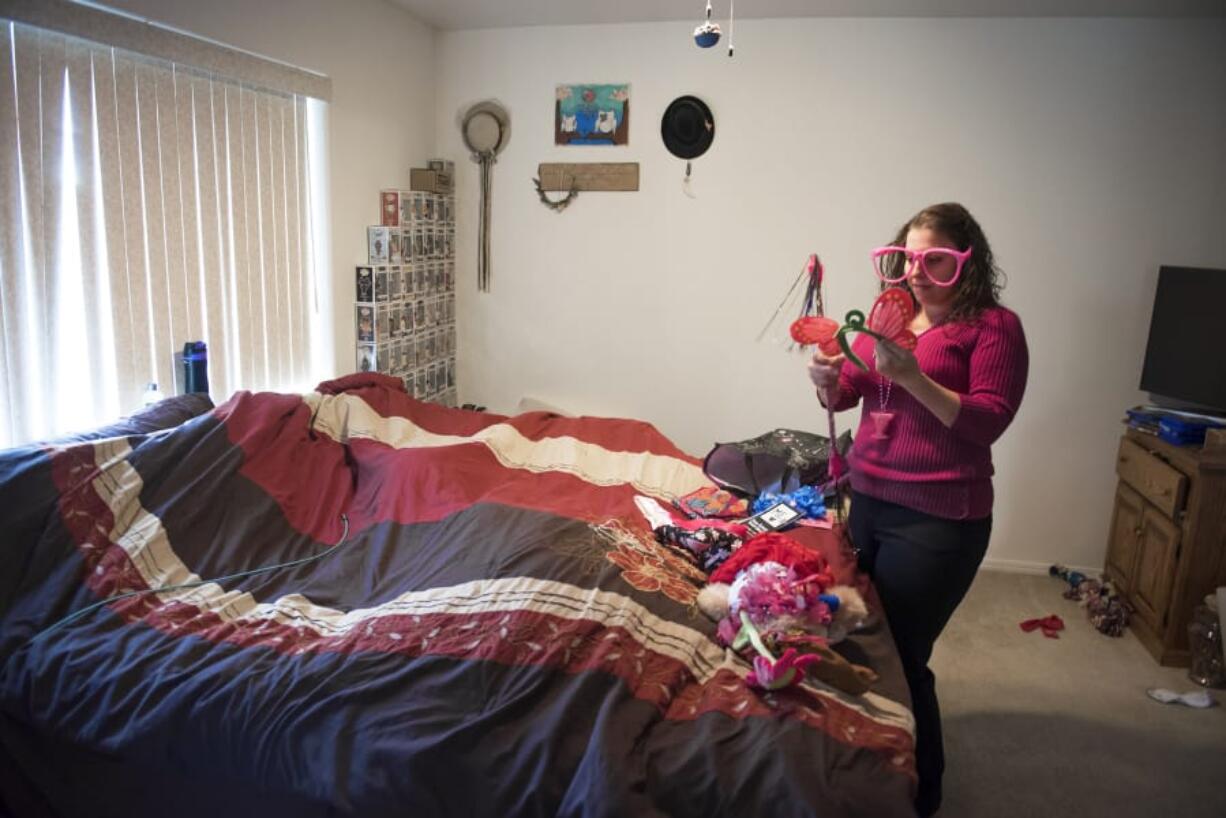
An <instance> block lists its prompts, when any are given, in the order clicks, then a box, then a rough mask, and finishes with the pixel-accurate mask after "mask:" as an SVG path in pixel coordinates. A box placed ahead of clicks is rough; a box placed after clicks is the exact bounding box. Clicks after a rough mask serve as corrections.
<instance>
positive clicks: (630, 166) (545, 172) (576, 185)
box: [537, 162, 639, 191]
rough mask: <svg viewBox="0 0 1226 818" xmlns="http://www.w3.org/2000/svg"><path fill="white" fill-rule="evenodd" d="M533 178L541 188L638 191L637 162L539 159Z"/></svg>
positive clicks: (552, 189) (551, 189) (553, 189)
mask: <svg viewBox="0 0 1226 818" xmlns="http://www.w3.org/2000/svg"><path fill="white" fill-rule="evenodd" d="M537 178H538V179H540V180H541V189H542V190H545V191H570V190H571V189H572V188H573V189H574V190H580V191H582V190H638V189H639V163H638V162H542V163H541V164H540V165H539V166H538V167H537Z"/></svg>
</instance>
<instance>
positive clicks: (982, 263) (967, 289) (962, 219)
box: [882, 202, 1005, 321]
mask: <svg viewBox="0 0 1226 818" xmlns="http://www.w3.org/2000/svg"><path fill="white" fill-rule="evenodd" d="M913 228H918V229H924V228H927V229H929V230H932V231H933V232H935V233H940V234H941V235H942V236H943V237H945V238H946V239H949V241H951V242H953V244H954V245H955V246H956V247H957V248H958V249H959V250H965V249H966V248H967V247H973V248H974V250H972V251H971V257H970V258H968V259H967V260H966V266H964V267H963V268H962V277H961V278H959V279H958V283H957V285H956V287H955V291H954V302H953V305H952V306H951V307H950V310H949V315H947V316H946V318H945V320H946V321H973V320H975V319H976V318H978V317H979V315H980V313H982V312H983V311H984V310H986V309H988V308H989V307H995V306H996V305H998V304H999V303H1000V291H1001V290H1002V289H1003V288H1004V277H1005V276H1004V273H1003V272H1001V270H1000V268H999V267H997V266H996V259H995V258H994V257H993V256H992V247H991V245H989V244H988V237H987V236H985V235H984V233H983V228H982V227H980V226H979V222H977V221H975V217H974V216H972V215H971V214H970V211H969V210H967V209H966V208H965V207H963V206H962V205H960V204H958V203H956V202H944V203H942V204H935V205H931V206H929V207H925V208H924V209H923V210H921V211H920V212H919V213H916V214H915V215H914V216H912V217H911V218H910V219H908V220H907V222H906V224H904V225H903V226H902V227H901V228H899V230H898V235H896V236H895V237H894V241H893V242H891V244H893V245H895V246H899V247H901V246H902V245H904V244H906V241H907V233H908V232H910V231H911V230H912V229H913ZM903 264H905V262H904V260H903V259H902V258H897V259H894V260H893V261H892V262H891V269H889V270H887V271H885V272H886V273H887V275H888V276H889V277H890V278H899V277H901V276H902V275H903V272H904V271H903V270H902V269H900V267H901V265H903ZM888 286H891V285H888V284H885V283H884V282H883V283H882V289H885V288H886V287H888ZM894 286H902V287H904V288H906V289H907V291H908V292H910V290H911V287H910V285H908V284H907V283H906V282H905V281H903V282H902V283H901V284H899V285H894Z"/></svg>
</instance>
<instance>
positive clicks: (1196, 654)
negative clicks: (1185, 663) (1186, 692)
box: [1188, 605, 1226, 687]
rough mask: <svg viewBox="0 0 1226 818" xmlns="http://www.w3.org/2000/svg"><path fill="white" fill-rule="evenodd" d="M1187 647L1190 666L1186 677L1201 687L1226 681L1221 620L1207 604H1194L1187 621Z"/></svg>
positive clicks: (1213, 685) (1214, 685)
mask: <svg viewBox="0 0 1226 818" xmlns="http://www.w3.org/2000/svg"><path fill="white" fill-rule="evenodd" d="M1188 648H1189V650H1190V652H1191V654H1192V667H1190V668H1189V669H1188V678H1189V679H1191V680H1192V681H1194V682H1196V683H1197V684H1198V685H1202V686H1204V687H1221V686H1222V685H1223V684H1226V667H1224V666H1223V660H1222V620H1221V618H1220V617H1219V616H1218V612H1217V611H1215V610H1213V609H1212V608H1210V607H1209V606H1208V605H1197V606H1196V610H1194V611H1193V612H1192V620H1191V621H1190V622H1189V623H1188Z"/></svg>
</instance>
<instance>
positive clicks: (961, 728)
mask: <svg viewBox="0 0 1226 818" xmlns="http://www.w3.org/2000/svg"><path fill="white" fill-rule="evenodd" d="M1065 587H1067V586H1065V585H1064V584H1063V583H1062V582H1061V581H1060V580H1058V579H1055V578H1052V577H1040V576H1029V575H1023V574H1011V573H1001V572H995V571H981V572H980V573H979V576H978V577H977V578H976V580H975V583H974V585H972V587H971V590H970V592H969V593H968V594H967V597H966V599H965V600H964V601H963V603H962V605H961V607H960V608H959V609H958V610H957V612H956V613H955V614H954V617H953V619H952V620H951V621H950V623H949V625H948V626H947V627H946V629H945V632H944V633H943V634H942V635H941V638H940V639H939V640H938V641H937V645H936V650H935V652H934V654H933V659H932V663H931V666H932V669H933V672H934V673H935V674H936V677H937V695H938V697H939V698H940V701H941V714H942V720H943V724H944V733H945V759H946V772H945V800H944V805H943V807H942V809H941V811H940V813H939V815H940V817H941V818H990V817H991V816H1002V817H1004V818H1011V817H1012V816H1018V818H1022V816H1025V818H1038V817H1039V816H1043V817H1044V818H1046V817H1047V816H1079V818H1098V816H1103V818H1132V816H1136V817H1137V818H1165V816H1179V818H1201V817H1202V816H1203V818H1226V706H1224V705H1226V691H1222V690H1217V691H1210V692H1211V693H1212V694H1213V695H1214V697H1215V698H1216V699H1217V701H1218V705H1217V706H1215V707H1213V708H1210V709H1208V710H1195V709H1192V708H1189V707H1186V706H1184V705H1179V704H1166V705H1164V704H1159V703H1158V702H1155V701H1153V700H1151V699H1150V698H1149V697H1148V696H1146V695H1145V691H1146V689H1148V688H1151V687H1165V688H1168V689H1171V690H1175V691H1176V692H1180V693H1182V692H1185V691H1189V690H1197V689H1201V688H1198V687H1197V686H1196V685H1195V684H1194V683H1193V682H1191V681H1190V680H1189V679H1188V677H1187V670H1186V669H1181V668H1164V667H1160V666H1159V665H1158V663H1157V662H1156V661H1154V659H1153V657H1152V656H1151V655H1150V654H1149V652H1148V651H1146V650H1145V648H1144V647H1143V646H1142V645H1141V643H1140V642H1138V641H1137V639H1136V637H1135V636H1133V635H1132V634H1131V633H1129V634H1126V635H1125V636H1124V637H1122V638H1119V639H1112V638H1110V637H1107V636H1104V635H1102V634H1100V633H1098V632H1097V631H1096V630H1094V628H1093V627H1091V626H1090V623H1089V621H1088V620H1087V619H1086V616H1085V610H1084V609H1082V608H1080V607H1079V606H1078V605H1077V604H1076V603H1075V602H1071V601H1068V600H1065V599H1063V598H1062V597H1061V593H1062V592H1063V591H1064V589H1065ZM1048 614H1059V615H1060V617H1061V618H1062V619H1063V620H1064V623H1065V626H1066V630H1064V631H1063V632H1061V634H1060V638H1059V639H1047V638H1045V637H1044V636H1043V634H1042V633H1041V632H1039V631H1034V632H1031V633H1024V632H1023V631H1022V630H1021V629H1020V628H1019V627H1018V623H1019V622H1021V621H1022V620H1024V619H1031V618H1034V617H1042V616H1047V615H1048Z"/></svg>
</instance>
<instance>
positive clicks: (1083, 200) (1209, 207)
mask: <svg viewBox="0 0 1226 818" xmlns="http://www.w3.org/2000/svg"><path fill="white" fill-rule="evenodd" d="M696 8H697V7H696ZM694 22H695V21H688V22H681V23H668V24H643V25H618V26H599V27H568V28H525V29H515V30H499V31H468V32H453V33H447V32H443V33H440V34H439V35H438V39H437V42H436V52H435V72H436V75H437V79H438V87H437V94H436V125H437V130H436V135H435V141H436V145H437V147H438V151H439V153H440V154H441V155H445V156H450V157H453V158H455V159H456V160H457V168H458V188H459V207H458V238H459V246H458V253H459V263H458V273H459V277H460V284H459V286H458V290H459V295H458V299H459V305H458V310H459V327H460V330H459V331H460V337H459V367H460V369H459V378H460V387H461V400H463V401H474V402H477V403H481V404H486V405H488V406H489V407H490V408H491V409H493V410H496V411H502V412H511V411H514V410H515V408H516V406H517V404H518V403H519V401H520V400H521V399H522V398H524V397H525V396H527V397H531V398H533V399H535V400H538V401H545V402H548V403H551V404H554V405H557V406H560V407H563V408H565V409H568V410H570V411H572V412H575V413H587V414H600V415H619V416H632V417H637V418H642V419H645V420H648V421H650V422H652V423H654V424H655V425H657V426H658V427H659V428H660V429H661V430H662V431H664V432H665V433H666V434H668V435H669V436H671V437H672V438H673V439H674V440H676V441H677V442H678V443H679V444H680V445H681V446H683V447H684V448H685V449H687V450H688V451H690V452H691V453H693V454H695V455H702V454H703V453H705V452H706V451H707V450H708V448H709V447H710V446H711V444H712V443H713V442H715V441H719V440H736V439H741V438H745V437H749V436H752V435H756V434H758V433H760V432H763V431H766V430H769V429H772V428H775V427H780V426H784V427H797V428H806V429H814V430H821V429H822V428H823V426H824V419H823V416H822V415H821V414H820V413H819V408H818V405H817V403H816V401H815V400H814V398H813V396H812V389H811V388H810V386H809V384H808V381H807V378H806V375H805V371H804V360H803V358H801V357H797V356H794V355H790V354H788V353H786V352H784V351H783V350H782V349H781V348H779V347H777V346H772V345H770V344H767V343H756V342H755V340H754V339H755V336H756V335H757V333H758V331H759V329H760V328H761V327H762V326H763V324H764V323H765V322H766V320H767V319H768V318H769V317H770V315H771V313H772V311H773V310H774V309H775V307H776V305H777V304H778V302H779V301H780V299H781V298H782V297H783V296H784V293H785V291H786V290H787V289H788V287H789V286H790V285H791V283H792V281H793V280H794V279H795V277H796V275H797V273H798V271H799V268H800V266H801V264H802V262H803V260H804V258H805V256H806V254H807V253H810V252H813V251H818V252H820V253H821V254H822V257H823V259H824V260H825V261H826V264H827V270H828V281H829V284H828V288H827V301H828V308H829V310H830V312H832V313H833V314H836V315H842V314H843V313H844V312H845V311H846V310H848V309H850V308H853V307H861V308H864V307H867V305H868V304H869V303H871V299H872V297H873V294H874V291H875V278H874V277H873V276H872V273H871V271H870V268H869V266H868V262H867V253H868V251H869V249H870V248H872V247H875V246H877V245H879V244H883V243H885V242H886V241H887V240H888V239H890V238H891V237H892V234H893V233H894V231H895V229H896V228H897V225H899V224H900V223H901V222H902V221H903V220H904V219H906V218H907V217H909V216H910V215H911V214H912V213H913V212H914V211H915V210H917V209H918V208H920V207H921V206H923V205H925V204H929V203H932V202H937V201H943V200H950V199H953V200H958V201H961V202H963V203H965V204H966V205H967V206H968V207H969V208H970V209H971V210H972V212H973V213H975V214H976V215H977V217H978V218H979V219H980V220H981V222H982V223H983V225H984V226H985V229H986V231H987V233H988V236H989V238H990V239H991V241H992V243H993V247H994V249H995V251H996V253H997V255H998V258H999V261H1000V264H1001V265H1002V266H1003V268H1004V269H1005V271H1006V272H1007V273H1008V286H1007V288H1006V291H1005V303H1006V304H1007V305H1008V306H1010V307H1012V308H1013V309H1015V310H1016V311H1018V312H1019V313H1020V315H1021V316H1022V319H1023V321H1024V324H1025V327H1026V330H1027V333H1028V338H1029V343H1030V351H1031V358H1032V364H1031V375H1030V384H1029V390H1028V394H1027V397H1026V400H1025V403H1024V405H1023V407H1022V409H1021V412H1020V413H1019V415H1018V417H1017V419H1016V421H1015V423H1014V424H1013V426H1012V428H1011V429H1010V430H1009V431H1008V432H1007V433H1006V435H1005V437H1004V438H1003V439H1002V440H1001V441H1000V442H999V443H998V444H997V445H996V446H995V448H994V457H995V461H996V467H997V478H996V488H997V496H998V500H997V505H996V522H995V535H994V537H993V541H992V545H991V548H990V551H989V560H990V561H991V562H992V564H995V565H997V566H1001V567H1013V568H1016V569H1019V570H1025V569H1034V570H1044V569H1045V568H1046V566H1047V564H1049V563H1051V562H1056V561H1059V562H1064V563H1067V564H1071V565H1074V566H1081V567H1088V568H1098V567H1101V565H1102V561H1103V556H1104V553H1105V543H1106V536H1107V523H1108V515H1109V512H1110V508H1111V497H1112V493H1113V491H1114V484H1115V480H1114V476H1113V472H1112V469H1113V463H1114V454H1115V449H1116V445H1117V439H1118V435H1119V433H1120V428H1121V427H1120V424H1119V420H1120V418H1121V417H1122V412H1123V410H1124V409H1125V408H1126V407H1128V406H1131V405H1133V404H1135V403H1137V402H1139V401H1142V400H1143V399H1144V398H1145V396H1144V395H1143V394H1142V393H1140V392H1138V391H1137V389H1136V386H1137V382H1138V378H1139V373H1140V364H1141V357H1142V354H1143V351H1144V345H1145V334H1146V331H1147V327H1148V320H1149V311H1150V306H1151V303H1152V297H1153V291H1154V284H1155V281H1156V276H1157V267H1158V265H1159V264H1161V263H1178V264H1188V265H1208V266H1218V267H1222V266H1226V242H1223V241H1222V239H1221V236H1220V232H1221V228H1222V226H1223V224H1226V147H1224V146H1226V50H1224V49H1222V48H1221V45H1222V43H1223V42H1226V22H1223V21H1221V20H1218V21H1209V22H1206V21H1148V20H1079V19H1060V20H1054V19H1050V20H1049V19H1029V20H1022V19H997V20H983V19H978V20H971V19H946V20H918V19H914V20H913V19H905V20H904V19H894V20H881V19H878V20H857V19H826V20H821V19H817V20H742V21H741V22H739V23H738V25H737V30H736V45H737V51H736V57H735V58H734V59H731V60H730V59H728V57H727V56H726V50H725V49H722V48H719V47H717V48H715V49H712V50H710V51H701V50H699V49H698V48H696V47H695V46H694V45H693V44H692V41H691V40H690V31H691V30H692V27H693V24H694ZM320 67H326V66H320ZM559 82H629V83H631V86H632V87H631V134H630V144H629V146H628V147H624V148H591V147H589V148H555V147H554V146H553V144H552V128H553V123H552V116H553V89H554V85H555V84H556V83H559ZM684 93H694V94H697V95H699V96H701V97H703V98H704V99H705V100H706V101H707V102H708V103H709V104H710V106H711V107H712V109H713V110H714V113H715V117H716V139H715V143H714V146H713V148H712V150H711V151H710V152H709V153H708V154H707V155H706V156H704V157H702V158H700V159H698V160H697V161H696V162H695V164H694V180H693V188H694V190H695V192H696V194H697V198H696V199H689V198H687V197H686V196H685V195H684V194H683V192H682V188H681V178H682V174H683V172H684V169H685V167H684V162H682V161H681V160H678V159H675V158H673V157H672V156H670V155H669V154H668V153H667V152H666V151H665V150H664V147H663V145H662V144H661V141H660V137H659V121H660V115H661V113H662V112H663V110H664V108H665V106H666V105H667V104H668V102H669V101H671V100H672V99H673V98H675V97H676V96H679V95H681V94H684ZM487 97H494V98H497V99H499V100H501V101H502V102H504V103H505V104H507V105H508V106H509V108H510V110H511V115H512V122H513V124H512V136H511V141H510V144H509V146H508V148H507V150H506V152H505V153H504V154H503V155H502V157H501V158H500V159H499V161H498V163H497V165H496V168H495V171H494V182H493V188H494V192H493V241H492V246H493V250H492V255H493V288H492V291H491V292H489V293H478V292H477V291H476V287H475V278H476V272H475V247H476V231H477V227H476V215H477V210H476V203H477V200H476V191H477V173H476V166H475V165H474V164H473V163H471V162H470V161H468V160H467V158H466V157H465V153H464V150H463V148H462V145H461V143H460V140H459V132H458V129H457V127H456V118H457V116H458V115H459V113H460V112H461V111H462V110H463V108H464V107H465V106H466V105H467V104H469V103H471V102H474V101H477V100H480V99H483V98H487ZM567 160H568V161H633V162H638V163H640V166H641V189H640V190H639V191H638V192H636V193H586V194H582V195H581V196H580V197H579V199H578V200H577V201H575V202H574V203H573V204H572V205H571V206H570V208H569V209H568V210H566V211H565V212H562V213H554V212H551V211H550V210H548V209H546V208H545V207H543V206H542V205H541V204H539V203H538V202H537V198H536V193H535V191H534V190H533V187H532V182H531V180H532V177H533V176H535V175H536V168H537V164H538V163H539V162H542V161H567ZM1189 354H1192V355H1195V354H1196V351H1195V350H1189ZM854 419H855V416H854V415H844V416H842V421H841V427H840V428H846V427H847V426H848V424H849V423H851V422H852V421H853V420H854Z"/></svg>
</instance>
